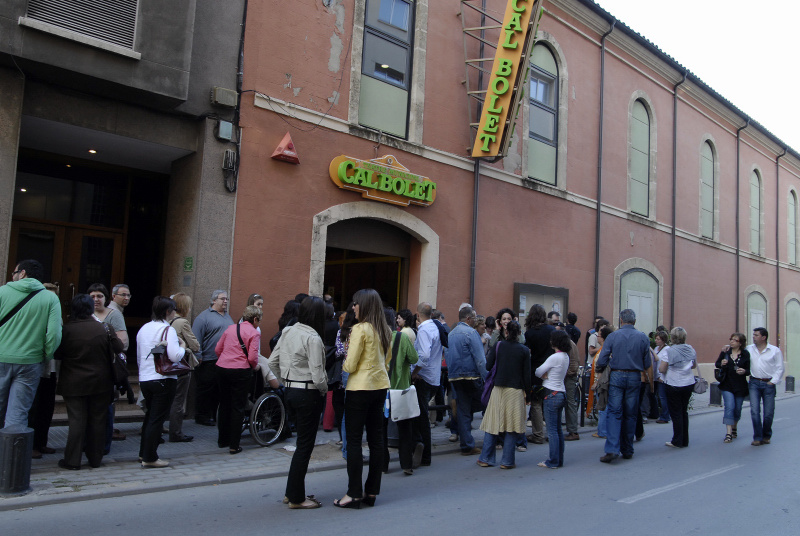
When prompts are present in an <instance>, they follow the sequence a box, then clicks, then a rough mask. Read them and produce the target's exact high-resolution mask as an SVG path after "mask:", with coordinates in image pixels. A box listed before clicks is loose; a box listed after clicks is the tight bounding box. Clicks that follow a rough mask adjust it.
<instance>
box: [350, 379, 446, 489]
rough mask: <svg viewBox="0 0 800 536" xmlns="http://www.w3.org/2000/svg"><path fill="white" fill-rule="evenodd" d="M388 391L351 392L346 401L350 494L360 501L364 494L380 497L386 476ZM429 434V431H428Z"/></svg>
mask: <svg viewBox="0 0 800 536" xmlns="http://www.w3.org/2000/svg"><path fill="white" fill-rule="evenodd" d="M385 403H386V389H378V390H376V391H348V392H347V396H345V397H344V416H345V419H344V427H345V433H346V434H347V481H348V482H347V494H348V495H349V496H350V497H352V498H354V499H361V498H362V496H363V495H364V493H366V494H367V495H378V494H379V493H380V492H381V476H382V475H383V465H384V464H383V421H384V417H383V405H384V404H385ZM365 429H366V431H367V445H369V472H368V473H367V481H366V482H365V483H364V486H363V488H362V486H361V479H362V476H363V472H364V457H363V455H362V454H361V437H362V435H363V433H364V430H365ZM428 430H430V427H429V428H428Z"/></svg>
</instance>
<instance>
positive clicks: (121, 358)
mask: <svg viewBox="0 0 800 536" xmlns="http://www.w3.org/2000/svg"><path fill="white" fill-rule="evenodd" d="M102 324H103V328H105V330H106V335H107V336H108V345H109V347H111V330H110V329H108V324H106V323H105V322H103V323H102ZM111 348H113V347H111ZM110 364H111V380H112V381H113V382H114V385H120V384H123V383H125V380H127V379H128V360H127V357H126V356H125V354H124V353H123V352H120V353H115V352H114V350H113V349H112V350H111V359H110Z"/></svg>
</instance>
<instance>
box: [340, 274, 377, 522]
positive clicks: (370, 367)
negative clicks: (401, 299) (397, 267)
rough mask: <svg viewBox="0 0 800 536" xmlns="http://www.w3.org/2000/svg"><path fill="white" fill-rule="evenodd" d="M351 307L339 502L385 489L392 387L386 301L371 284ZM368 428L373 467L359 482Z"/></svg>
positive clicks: (351, 503) (370, 497)
mask: <svg viewBox="0 0 800 536" xmlns="http://www.w3.org/2000/svg"><path fill="white" fill-rule="evenodd" d="M353 311H354V312H355V316H356V319H357V320H358V324H356V325H355V326H353V328H352V330H351V331H350V344H349V346H348V349H347V358H346V359H345V361H344V364H343V365H342V370H344V371H345V372H347V373H349V374H350V376H349V378H348V379H347V388H346V395H345V398H344V414H345V435H346V436H347V445H348V447H347V477H348V485H347V493H346V494H345V496H344V497H342V498H341V499H339V500H337V501H334V502H333V504H334V505H335V506H338V507H340V508H361V505H362V504H365V505H367V506H374V505H375V497H376V496H377V495H378V494H379V493H380V491H381V474H382V471H383V466H384V463H383V455H384V454H383V405H384V403H385V402H386V390H387V389H388V388H389V374H388V373H387V372H386V353H387V352H388V351H389V344H390V341H391V337H392V330H391V328H390V327H389V324H387V323H386V317H385V315H384V312H383V303H382V302H381V298H380V296H379V295H378V292H377V291H375V290H373V289H363V290H359V291H358V292H356V293H355V294H354V295H353ZM365 428H366V431H367V444H368V445H369V472H368V473H367V481H366V483H365V484H364V486H363V489H362V485H361V477H362V473H363V466H364V460H363V456H362V454H361V436H362V434H363V433H364V429H365Z"/></svg>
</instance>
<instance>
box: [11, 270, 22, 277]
mask: <svg viewBox="0 0 800 536" xmlns="http://www.w3.org/2000/svg"><path fill="white" fill-rule="evenodd" d="M21 271H22V270H15V271H13V272H11V276H12V277H13V276H15V275H17V274H18V273H20V272H21Z"/></svg>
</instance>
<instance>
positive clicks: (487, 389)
mask: <svg viewBox="0 0 800 536" xmlns="http://www.w3.org/2000/svg"><path fill="white" fill-rule="evenodd" d="M500 342H501V341H497V344H496V345H495V346H494V365H492V370H490V371H489V372H488V374H486V379H485V380H484V382H483V393H481V403H482V404H483V405H484V406H488V405H489V399H490V398H491V397H492V389H494V375H495V374H497V351H498V350H499V349H500Z"/></svg>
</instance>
